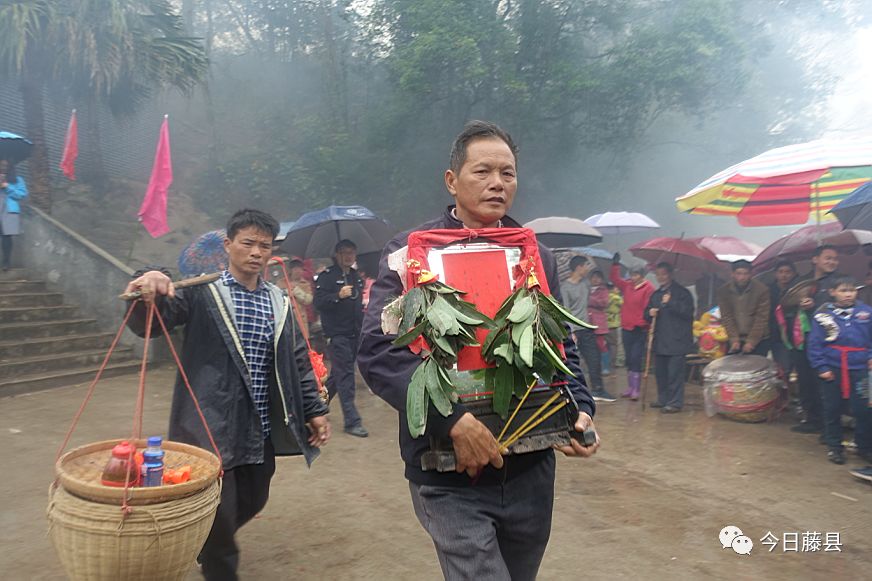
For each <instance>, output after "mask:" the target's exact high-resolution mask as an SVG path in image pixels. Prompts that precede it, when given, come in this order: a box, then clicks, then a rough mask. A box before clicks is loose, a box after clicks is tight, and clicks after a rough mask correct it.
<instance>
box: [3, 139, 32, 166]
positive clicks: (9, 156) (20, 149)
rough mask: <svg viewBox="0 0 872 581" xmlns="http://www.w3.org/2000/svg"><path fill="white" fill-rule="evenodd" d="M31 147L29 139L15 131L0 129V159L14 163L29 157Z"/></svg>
mask: <svg viewBox="0 0 872 581" xmlns="http://www.w3.org/2000/svg"><path fill="white" fill-rule="evenodd" d="M32 149H33V144H32V143H31V142H30V140H28V139H26V138H24V137H22V136H20V135H16V134H15V133H9V132H8V131H0V159H5V160H6V161H9V162H10V163H13V164H15V163H18V162H20V161H24V160H25V159H27V158H28V157H30V151H31V150H32Z"/></svg>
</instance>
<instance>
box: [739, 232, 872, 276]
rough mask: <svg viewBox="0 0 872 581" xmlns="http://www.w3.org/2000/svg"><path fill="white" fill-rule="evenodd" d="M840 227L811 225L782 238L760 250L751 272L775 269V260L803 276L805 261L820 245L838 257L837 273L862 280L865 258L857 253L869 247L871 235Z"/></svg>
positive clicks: (865, 256) (861, 253) (805, 267)
mask: <svg viewBox="0 0 872 581" xmlns="http://www.w3.org/2000/svg"><path fill="white" fill-rule="evenodd" d="M841 228H842V227H841V224H837V223H835V222H830V223H828V224H821V225H817V224H812V225H810V226H805V227H804V228H800V229H799V230H797V231H795V232H791V233H790V234H787V235H786V236H782V237H781V238H779V239H778V240H776V241H775V242H773V243H772V244H770V245H769V246H767V247H766V248H764V249H763V252H761V253H760V254H759V255H758V256H757V258H756V259H754V270H755V271H756V272H765V271H767V270H772V269H773V268H775V263H777V262H778V261H779V260H789V261H791V262H793V263H795V264H796V267H797V269H798V270H799V271H800V272H803V271H804V270H806V269H807V268H809V267H810V266H809V264H810V263H809V262H808V261H809V260H810V259H811V257H812V256H813V255H814V252H815V249H816V248H817V247H818V246H821V245H824V244H826V245H828V246H834V247H835V248H836V249H837V250H838V251H839V254H840V265H839V272H844V273H848V274H852V275H854V276H864V275H865V273H866V266H867V263H868V261H869V256H867V254H866V252H858V250H860V249H861V248H863V249H869V248H870V247H872V233H870V232H868V231H866V230H842V229H841Z"/></svg>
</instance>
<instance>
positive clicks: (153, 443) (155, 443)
mask: <svg viewBox="0 0 872 581" xmlns="http://www.w3.org/2000/svg"><path fill="white" fill-rule="evenodd" d="M162 445H163V438H161V437H160V436H149V438H148V440H147V441H146V448H145V450H143V451H142V454H141V457H142V462H141V466H140V473H139V474H140V476H139V481H140V482H145V453H146V452H154V453H157V452H163V449H162V448H161V446H162ZM143 486H145V484H143Z"/></svg>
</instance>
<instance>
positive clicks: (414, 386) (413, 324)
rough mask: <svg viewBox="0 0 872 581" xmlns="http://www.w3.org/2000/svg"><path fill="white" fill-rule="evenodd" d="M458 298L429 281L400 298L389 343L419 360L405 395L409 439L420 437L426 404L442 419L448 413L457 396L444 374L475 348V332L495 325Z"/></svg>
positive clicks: (458, 293) (449, 289) (452, 290)
mask: <svg viewBox="0 0 872 581" xmlns="http://www.w3.org/2000/svg"><path fill="white" fill-rule="evenodd" d="M463 294H465V293H464V292H463V291H460V290H457V289H456V288H453V287H450V286H448V285H446V284H444V283H442V282H439V281H433V282H430V283H428V284H425V285H421V286H417V287H415V288H413V289H411V290H409V292H407V293H406V294H405V295H403V301H402V307H401V309H402V318H401V321H400V326H399V330H398V332H397V338H396V339H394V341H393V343H394V345H398V346H402V347H405V346H408V347H409V348H411V349H412V351H414V352H416V353H420V354H421V355H422V357H423V361H422V362H421V364H420V365H419V366H418V368H417V369H416V370H415V372H414V373H413V374H412V379H411V382H410V383H409V389H408V392H407V394H406V419H407V422H408V424H409V432H411V434H412V437H415V438H417V437H418V436H420V435H422V434H423V433H424V430H425V429H426V426H427V410H428V408H429V404H430V402H433V406H434V407H435V408H436V410H437V411H438V412H439V413H440V414H442V415H443V416H448V415H450V414H451V411H452V409H453V407H452V404H453V403H454V402H456V401H457V392H456V390H455V389H454V387H453V386H452V384H451V379H450V378H449V376H448V371H447V370H448V369H451V368H452V367H454V365H455V364H456V363H457V354H458V353H459V352H460V350H461V349H463V348H464V347H466V346H470V345H478V340H477V339H476V338H475V332H476V330H477V329H478V328H479V327H481V326H484V327H486V328H491V327H492V326H493V324H494V322H493V321H492V320H491V319H490V318H489V317H487V316H485V315H483V314H482V313H480V312H479V311H478V309H477V308H476V307H475V305H474V304H472V303H470V302H468V301H465V300H463V299H462V298H461V295H463Z"/></svg>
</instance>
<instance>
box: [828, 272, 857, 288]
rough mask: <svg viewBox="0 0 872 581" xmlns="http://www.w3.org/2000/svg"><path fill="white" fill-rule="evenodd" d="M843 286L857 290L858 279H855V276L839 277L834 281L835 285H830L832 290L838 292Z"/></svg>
mask: <svg viewBox="0 0 872 581" xmlns="http://www.w3.org/2000/svg"><path fill="white" fill-rule="evenodd" d="M842 285H848V286H852V287H854V288H857V279H855V278H854V277H853V276H850V275H847V274H846V275H842V276H838V277H836V279H835V280H834V281H833V284H832V285H830V290H836V289H837V288H839V287H840V286H842Z"/></svg>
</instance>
